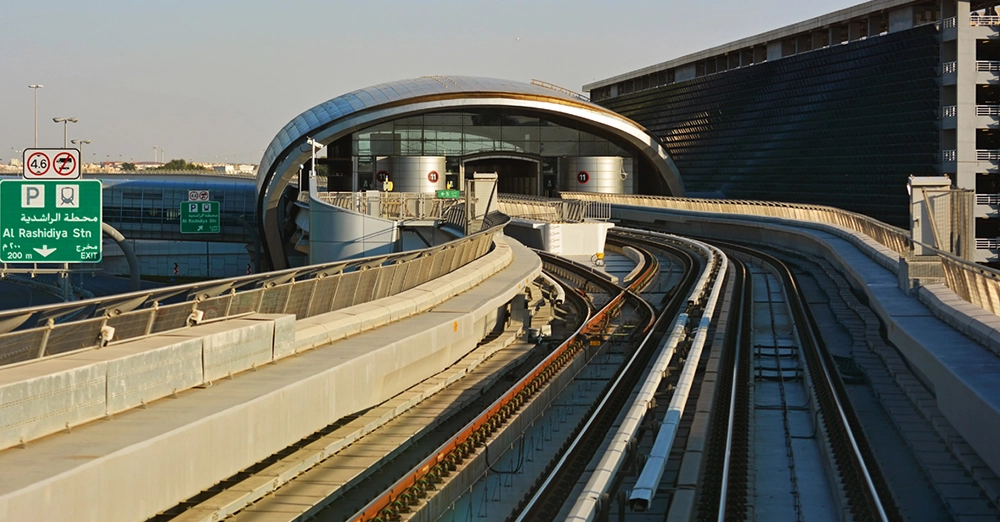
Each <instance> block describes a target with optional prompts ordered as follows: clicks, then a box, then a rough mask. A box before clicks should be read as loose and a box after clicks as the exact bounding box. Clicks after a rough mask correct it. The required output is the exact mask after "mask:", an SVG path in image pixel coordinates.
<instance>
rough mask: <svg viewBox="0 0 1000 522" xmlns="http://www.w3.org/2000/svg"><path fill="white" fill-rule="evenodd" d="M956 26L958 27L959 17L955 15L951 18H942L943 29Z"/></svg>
mask: <svg viewBox="0 0 1000 522" xmlns="http://www.w3.org/2000/svg"><path fill="white" fill-rule="evenodd" d="M973 25H975V24H973ZM956 27H958V18H957V17H955V16H952V17H951V18H945V19H944V20H941V28H942V29H954V28H956Z"/></svg>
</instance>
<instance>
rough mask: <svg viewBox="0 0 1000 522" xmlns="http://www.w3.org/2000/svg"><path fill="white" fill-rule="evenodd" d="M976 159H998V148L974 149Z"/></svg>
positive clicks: (999, 153)
mask: <svg viewBox="0 0 1000 522" xmlns="http://www.w3.org/2000/svg"><path fill="white" fill-rule="evenodd" d="M976 159H977V160H979V161H995V160H1000V150H991V149H978V150H976Z"/></svg>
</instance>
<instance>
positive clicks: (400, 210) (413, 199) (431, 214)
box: [299, 190, 465, 221]
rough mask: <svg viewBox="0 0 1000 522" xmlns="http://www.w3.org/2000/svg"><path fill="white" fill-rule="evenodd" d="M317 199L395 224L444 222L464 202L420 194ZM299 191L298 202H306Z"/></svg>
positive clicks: (305, 195)
mask: <svg viewBox="0 0 1000 522" xmlns="http://www.w3.org/2000/svg"><path fill="white" fill-rule="evenodd" d="M317 195H318V196H319V199H320V200H321V201H323V202H325V203H329V204H331V205H333V206H336V207H340V208H344V209H347V210H351V211H354V212H358V213H360V214H365V215H369V216H379V217H381V218H384V219H393V220H396V221H409V220H429V219H445V217H446V214H447V213H448V211H449V209H450V208H452V207H454V206H461V205H462V204H463V203H464V201H465V200H464V199H441V198H438V197H436V195H435V194H429V193H428V194H424V193H419V192H377V191H374V190H372V191H368V192H320V193H318V194H317ZM308 197H309V194H308V193H307V192H302V194H300V196H299V199H300V200H301V201H308Z"/></svg>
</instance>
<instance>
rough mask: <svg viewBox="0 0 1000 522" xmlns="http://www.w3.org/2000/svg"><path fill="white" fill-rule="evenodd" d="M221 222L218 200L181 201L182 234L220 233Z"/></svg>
mask: <svg viewBox="0 0 1000 522" xmlns="http://www.w3.org/2000/svg"><path fill="white" fill-rule="evenodd" d="M221 222H222V220H221V219H219V202H218V201H185V202H183V203H181V234H218V233H219V232H221V231H222V227H221V226H220V224H221Z"/></svg>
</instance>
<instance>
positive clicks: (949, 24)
mask: <svg viewBox="0 0 1000 522" xmlns="http://www.w3.org/2000/svg"><path fill="white" fill-rule="evenodd" d="M956 27H958V18H956V17H954V16H952V17H951V18H945V19H944V20H941V28H942V29H954V28H956Z"/></svg>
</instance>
